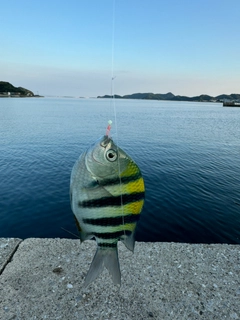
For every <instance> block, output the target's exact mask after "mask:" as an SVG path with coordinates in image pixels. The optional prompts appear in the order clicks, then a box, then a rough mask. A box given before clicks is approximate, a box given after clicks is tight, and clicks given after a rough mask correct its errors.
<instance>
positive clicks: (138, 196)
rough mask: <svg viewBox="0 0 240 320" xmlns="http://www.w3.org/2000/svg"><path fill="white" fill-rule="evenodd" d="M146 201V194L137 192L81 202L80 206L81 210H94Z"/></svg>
mask: <svg viewBox="0 0 240 320" xmlns="http://www.w3.org/2000/svg"><path fill="white" fill-rule="evenodd" d="M143 199H144V192H135V193H131V194H123V195H122V196H121V195H120V196H116V197H113V196H111V197H103V198H99V199H91V200H85V201H79V202H78V206H79V207H81V208H94V207H111V206H121V205H125V204H128V203H132V202H136V201H140V200H143Z"/></svg>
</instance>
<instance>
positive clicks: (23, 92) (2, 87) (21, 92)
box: [0, 81, 34, 97]
mask: <svg viewBox="0 0 240 320" xmlns="http://www.w3.org/2000/svg"><path fill="white" fill-rule="evenodd" d="M8 93H10V96H20V97H34V93H33V92H32V91H30V90H28V89H25V88H22V87H14V86H13V85H12V84H11V83H9V82H5V81H0V96H7V95H9V94H8Z"/></svg>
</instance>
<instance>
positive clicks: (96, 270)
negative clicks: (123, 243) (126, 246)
mask: <svg viewBox="0 0 240 320" xmlns="http://www.w3.org/2000/svg"><path fill="white" fill-rule="evenodd" d="M104 266H105V267H106V268H107V270H108V271H109V273H110V275H111V276H112V279H113V283H114V284H115V285H119V286H120V285H121V272H120V266H119V260H118V251H117V244H116V246H114V247H103V248H102V247H99V246H98V247H97V251H96V253H95V256H94V258H93V261H92V263H91V266H90V269H89V270H88V273H87V276H86V278H85V282H84V287H87V286H88V285H89V284H90V283H91V282H93V281H94V280H95V279H96V278H97V277H98V276H99V274H100V273H101V272H102V271H103V268H104Z"/></svg>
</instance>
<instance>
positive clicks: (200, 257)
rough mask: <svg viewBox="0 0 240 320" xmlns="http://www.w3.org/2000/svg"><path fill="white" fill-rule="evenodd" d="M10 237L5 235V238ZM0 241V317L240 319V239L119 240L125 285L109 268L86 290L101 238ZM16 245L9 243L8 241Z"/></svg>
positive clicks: (66, 319)
mask: <svg viewBox="0 0 240 320" xmlns="http://www.w3.org/2000/svg"><path fill="white" fill-rule="evenodd" d="M4 241H5V242H4ZM4 243H5V244H6V243H9V249H10V248H12V252H14V250H15V249H14V248H16V244H17V243H19V239H15V241H14V240H12V239H10V240H7V239H1V240H0V256H1V264H2V265H4V262H3V261H2V259H3V257H5V259H6V261H5V264H6V263H7V264H6V266H5V268H4V270H3V272H2V274H1V275H0V319H3V320H10V319H16V320H20V319H21V320H22V319H24V320H25V319H27V320H30V319H53V320H56V319H64V320H68V319H70V320H72V319H119V320H120V319H122V320H128V319H159V320H165V319H180V320H181V319H191V320H192V319H207V320H212V319H218V320H219V319H221V320H222V319H227V320H229V319H230V320H231V319H240V246H239V245H221V244H219V245H218V244H216V245H201V244H179V243H136V248H135V253H134V254H132V253H131V252H130V251H128V250H127V249H126V248H125V247H124V246H123V245H122V244H121V243H119V258H120V266H121V271H122V286H121V289H120V290H119V289H118V288H117V287H114V285H113V284H112V281H111V278H110V276H109V274H108V272H107V271H106V270H105V271H104V272H103V274H102V275H101V276H100V277H99V278H98V279H97V280H96V281H95V282H94V283H93V284H92V285H90V286H89V287H88V288H87V289H84V290H82V285H83V280H84V276H85V274H86V272H87V270H88V268H89V265H90V263H91V261H92V257H93V255H94V253H95V247H96V246H95V242H93V241H87V242H84V243H83V244H82V245H80V243H79V241H78V240H68V239H26V240H24V241H22V242H21V243H20V245H19V247H18V249H17V250H16V252H15V253H14V255H13V257H12V260H11V261H10V262H8V260H9V253H7V254H3V253H2V252H4V250H6V249H5V246H4ZM10 244H11V245H10Z"/></svg>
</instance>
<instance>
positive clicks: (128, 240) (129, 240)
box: [121, 232, 135, 252]
mask: <svg viewBox="0 0 240 320" xmlns="http://www.w3.org/2000/svg"><path fill="white" fill-rule="evenodd" d="M121 241H122V242H123V243H124V244H125V246H126V248H127V249H128V250H130V251H132V252H133V251H134V246H135V238H134V233H133V232H132V233H131V234H130V235H129V236H127V237H125V238H124V239H121Z"/></svg>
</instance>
